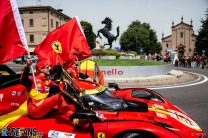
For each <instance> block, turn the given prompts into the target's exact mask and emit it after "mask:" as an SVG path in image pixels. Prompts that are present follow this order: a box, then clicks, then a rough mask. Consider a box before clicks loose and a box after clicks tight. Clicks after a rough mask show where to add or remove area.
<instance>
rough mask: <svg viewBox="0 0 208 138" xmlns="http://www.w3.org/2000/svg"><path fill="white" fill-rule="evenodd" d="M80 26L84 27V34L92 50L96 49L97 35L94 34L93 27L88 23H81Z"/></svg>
mask: <svg viewBox="0 0 208 138" xmlns="http://www.w3.org/2000/svg"><path fill="white" fill-rule="evenodd" d="M80 24H81V26H82V27H83V30H84V34H85V37H86V39H87V42H88V44H89V46H90V49H93V48H95V45H96V44H95V42H96V35H95V33H94V32H93V29H92V25H91V24H90V23H88V22H87V21H81V22H80Z"/></svg>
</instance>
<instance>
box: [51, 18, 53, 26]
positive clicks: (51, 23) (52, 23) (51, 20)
mask: <svg viewBox="0 0 208 138" xmlns="http://www.w3.org/2000/svg"><path fill="white" fill-rule="evenodd" d="M51 27H53V19H51Z"/></svg>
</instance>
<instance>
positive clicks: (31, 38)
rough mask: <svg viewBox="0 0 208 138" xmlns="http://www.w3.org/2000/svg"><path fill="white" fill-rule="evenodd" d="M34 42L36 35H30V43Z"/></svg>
mask: <svg viewBox="0 0 208 138" xmlns="http://www.w3.org/2000/svg"><path fill="white" fill-rule="evenodd" d="M33 42H34V35H30V43H33Z"/></svg>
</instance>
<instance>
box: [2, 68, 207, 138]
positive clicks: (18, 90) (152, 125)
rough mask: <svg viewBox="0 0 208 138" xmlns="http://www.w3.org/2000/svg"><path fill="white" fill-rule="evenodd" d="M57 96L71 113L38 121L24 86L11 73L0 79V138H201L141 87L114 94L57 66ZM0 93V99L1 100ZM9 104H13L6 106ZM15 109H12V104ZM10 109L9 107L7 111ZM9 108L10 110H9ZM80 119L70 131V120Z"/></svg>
mask: <svg viewBox="0 0 208 138" xmlns="http://www.w3.org/2000/svg"><path fill="white" fill-rule="evenodd" d="M59 69H60V70H61V71H60V70H59V72H61V74H59V75H60V77H61V79H62V80H63V81H64V85H60V89H61V90H62V93H63V95H64V96H65V97H66V98H67V99H69V100H71V102H73V103H74V104H75V105H76V107H77V111H76V112H75V113H74V114H73V115H72V116H70V118H66V117H65V116H64V115H62V114H60V113H57V112H56V111H53V112H51V113H49V114H48V115H47V116H46V117H44V118H43V119H32V118H30V117H29V116H28V115H27V106H26V105H27V104H26V95H27V94H26V93H25V88H24V87H23V86H22V85H20V84H19V80H18V77H17V75H16V76H15V75H14V76H15V77H14V76H13V78H12V77H11V75H7V76H5V75H1V76H0V80H1V83H0V95H1V97H0V102H1V107H0V113H1V116H0V122H1V124H0V129H1V136H16V137H20V136H22V137H24V136H25V137H28V136H31V137H32V136H36V137H52V138H53V137H57V138H58V137H62V138H63V137H67V138H87V137H92V138H205V137H206V135H205V133H203V131H202V130H201V128H200V127H199V126H198V125H197V124H196V123H195V122H194V121H193V120H192V119H191V118H190V117H189V116H188V115H187V114H186V113H184V112H183V111H181V110H180V109H178V108H177V107H175V106H174V105H172V104H171V103H170V102H168V101H167V100H166V99H165V98H164V97H162V96H161V95H160V94H158V93H157V92H155V91H153V90H149V89H146V88H127V89H119V87H118V86H117V85H116V84H109V87H110V88H112V87H114V88H115V90H114V91H110V90H109V89H108V88H106V87H104V86H103V85H100V84H98V83H96V82H93V81H90V80H82V79H79V80H73V79H72V78H71V77H70V75H69V74H68V73H67V72H66V71H65V70H64V69H63V68H62V67H61V66H59ZM2 95H3V96H2ZM12 103H13V104H12ZM2 105H3V106H2ZM14 105H16V106H14ZM13 106H14V107H13ZM11 107H13V108H11ZM74 118H77V119H79V120H80V121H82V120H83V121H84V122H85V125H84V126H82V127H81V126H79V127H75V126H74V125H73V124H72V122H71V120H72V119H74Z"/></svg>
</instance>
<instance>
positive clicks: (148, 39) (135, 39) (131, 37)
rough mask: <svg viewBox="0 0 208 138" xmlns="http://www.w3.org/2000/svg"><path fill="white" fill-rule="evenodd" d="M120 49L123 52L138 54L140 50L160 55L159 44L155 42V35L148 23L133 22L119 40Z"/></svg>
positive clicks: (160, 48)
mask: <svg viewBox="0 0 208 138" xmlns="http://www.w3.org/2000/svg"><path fill="white" fill-rule="evenodd" d="M120 45H121V49H122V50H125V51H135V52H137V53H140V48H143V49H144V53H147V54H148V53H151V54H154V53H160V51H161V50H162V47H161V44H160V43H159V42H158V40H157V36H156V33H155V31H154V30H153V29H151V27H150V25H149V24H148V23H141V22H140V21H138V20H136V21H133V22H132V23H131V24H130V25H129V26H128V28H127V31H125V32H124V33H123V34H122V35H121V38H120Z"/></svg>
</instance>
